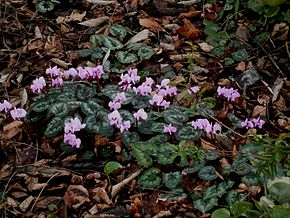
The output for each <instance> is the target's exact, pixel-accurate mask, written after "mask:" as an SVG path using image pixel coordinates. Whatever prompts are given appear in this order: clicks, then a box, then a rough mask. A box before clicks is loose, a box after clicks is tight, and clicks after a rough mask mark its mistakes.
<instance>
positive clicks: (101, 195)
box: [92, 187, 112, 204]
mask: <svg viewBox="0 0 290 218" xmlns="http://www.w3.org/2000/svg"><path fill="white" fill-rule="evenodd" d="M92 193H93V194H94V197H93V198H94V199H95V200H96V201H97V202H99V203H101V201H100V200H101V199H102V200H103V201H104V202H105V203H106V204H112V201H111V199H110V198H109V196H108V193H107V192H106V190H105V189H104V188H101V187H98V188H95V189H93V190H92Z"/></svg>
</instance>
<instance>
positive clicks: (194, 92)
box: [187, 86, 200, 95]
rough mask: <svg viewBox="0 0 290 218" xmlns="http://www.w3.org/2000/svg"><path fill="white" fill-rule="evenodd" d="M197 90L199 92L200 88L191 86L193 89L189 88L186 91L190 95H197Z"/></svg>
mask: <svg viewBox="0 0 290 218" xmlns="http://www.w3.org/2000/svg"><path fill="white" fill-rule="evenodd" d="M199 90H200V86H193V87H190V88H189V89H188V90H187V91H188V93H189V94H190V95H191V94H196V93H198V91H199Z"/></svg>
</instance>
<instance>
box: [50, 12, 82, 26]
mask: <svg viewBox="0 0 290 218" xmlns="http://www.w3.org/2000/svg"><path fill="white" fill-rule="evenodd" d="M86 13H87V12H86V11H85V12H83V13H81V14H80V13H79V12H77V11H76V10H74V11H73V12H71V14H70V15H69V16H65V17H62V16H59V17H58V18H56V23H57V24H62V23H68V22H71V21H79V22H81V21H82V20H83V19H84V17H85V16H86Z"/></svg>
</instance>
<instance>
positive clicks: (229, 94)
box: [217, 86, 240, 101]
mask: <svg viewBox="0 0 290 218" xmlns="http://www.w3.org/2000/svg"><path fill="white" fill-rule="evenodd" d="M217 93H218V95H219V96H220V95H221V96H224V97H225V98H227V99H228V101H234V100H235V99H236V98H238V97H240V93H239V92H238V90H237V89H233V88H230V89H228V88H225V87H220V86H219V87H218V89H217Z"/></svg>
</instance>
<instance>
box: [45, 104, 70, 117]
mask: <svg viewBox="0 0 290 218" xmlns="http://www.w3.org/2000/svg"><path fill="white" fill-rule="evenodd" d="M69 111H70V107H69V105H68V104H67V103H55V104H53V105H52V106H51V107H50V108H49V112H51V113H52V114H54V115H55V116H58V117H64V116H66V115H67V114H68V113H69Z"/></svg>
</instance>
